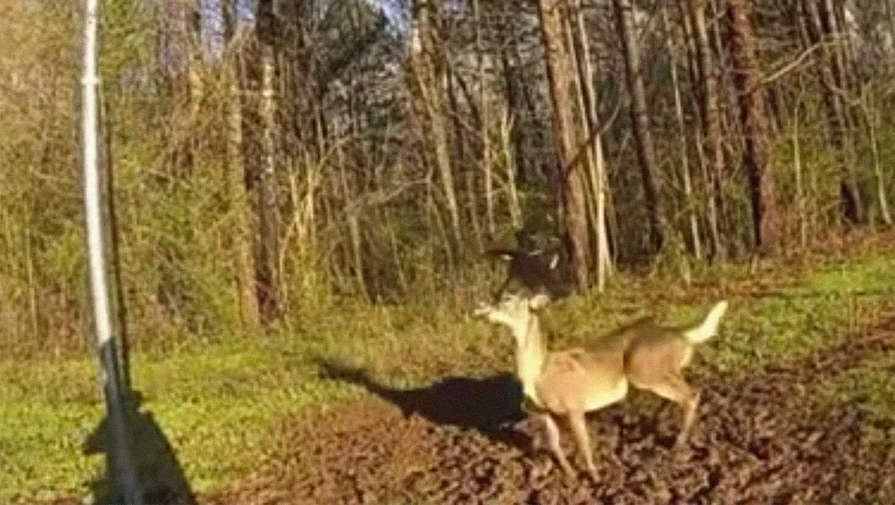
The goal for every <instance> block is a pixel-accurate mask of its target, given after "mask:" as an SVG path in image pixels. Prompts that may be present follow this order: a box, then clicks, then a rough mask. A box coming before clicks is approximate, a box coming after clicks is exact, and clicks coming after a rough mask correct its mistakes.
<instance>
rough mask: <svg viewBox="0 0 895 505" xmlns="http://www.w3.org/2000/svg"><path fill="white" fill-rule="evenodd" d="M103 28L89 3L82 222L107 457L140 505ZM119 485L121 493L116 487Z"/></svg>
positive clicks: (126, 493) (125, 493) (128, 498)
mask: <svg viewBox="0 0 895 505" xmlns="http://www.w3.org/2000/svg"><path fill="white" fill-rule="evenodd" d="M98 25H99V5H98V0H85V8H84V69H83V78H82V80H81V84H82V101H81V106H82V124H81V127H82V132H81V134H82V142H83V149H84V151H83V160H84V167H83V171H84V173H83V176H84V181H83V182H84V219H85V229H86V233H87V244H86V246H87V259H88V261H87V264H88V280H89V291H90V302H91V308H92V316H93V325H92V326H93V332H94V335H95V337H96V342H97V346H98V349H99V357H100V375H101V379H102V382H103V389H104V392H105V398H106V411H107V416H108V421H109V422H108V426H109V434H108V435H109V437H110V438H109V442H110V443H109V444H107V453H106V457H107V458H108V460H109V461H110V463H111V464H110V465H108V468H109V471H110V472H111V473H112V474H113V475H110V477H111V479H112V481H113V482H114V483H115V485H116V490H117V491H119V492H120V493H121V495H122V498H123V499H124V502H125V503H127V504H133V505H142V503H143V497H142V493H140V489H139V483H138V479H137V476H136V472H135V471H134V468H133V462H134V458H133V457H132V449H131V439H130V437H129V433H128V431H129V430H128V427H127V424H126V414H125V408H124V404H123V397H124V391H122V387H121V371H120V370H121V369H120V364H119V363H118V352H117V350H116V349H117V346H116V339H115V334H114V332H115V325H114V323H113V317H112V309H111V308H112V299H111V293H110V290H109V285H110V283H109V266H108V265H109V263H108V247H107V245H108V244H109V240H108V238H109V237H108V230H109V228H108V226H107V222H106V221H105V216H106V214H105V212H103V209H104V208H105V200H104V195H103V185H102V181H103V179H102V174H101V170H102V168H103V167H101V164H100V156H99V152H100V149H99V147H100V141H101V139H102V136H101V135H99V117H98V116H99V107H98V106H99V103H98V102H99V99H98V92H97V90H98V87H99V77H98V74H97V63H96V59H97V58H96V56H97V32H98ZM119 485H120V488H118V486H119Z"/></svg>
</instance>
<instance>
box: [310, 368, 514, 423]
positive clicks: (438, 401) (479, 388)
mask: <svg viewBox="0 0 895 505" xmlns="http://www.w3.org/2000/svg"><path fill="white" fill-rule="evenodd" d="M319 366H320V371H321V377H324V378H329V379H334V380H342V381H345V382H349V383H352V384H356V385H359V386H361V387H363V388H364V389H366V390H367V391H369V392H371V393H373V394H375V395H376V396H378V397H380V398H382V399H383V400H386V401H388V402H390V403H392V404H394V405H396V406H397V407H399V408H400V409H401V412H402V413H403V414H404V416H405V417H409V416H411V415H414V414H416V415H419V416H420V417H423V418H424V419H427V420H429V421H431V422H433V423H436V424H440V425H451V426H458V427H461V428H473V429H476V430H478V431H479V432H481V433H483V434H485V435H487V436H489V437H491V438H497V439H501V440H508V439H513V440H515V439H516V437H515V436H514V434H513V433H512V431H513V430H510V429H509V428H511V427H513V426H515V425H517V424H518V423H519V422H520V421H522V420H524V419H525V417H526V415H525V413H524V412H523V411H522V400H523V395H522V385H521V384H519V382H518V381H517V380H516V379H515V377H513V376H512V375H510V374H499V375H494V376H491V377H486V378H482V379H477V378H471V377H446V378H442V379H440V380H437V381H435V382H433V383H432V384H430V385H428V386H424V387H419V388H412V389H399V388H393V387H390V386H387V385H385V384H383V383H381V382H378V381H376V380H374V379H373V378H371V377H370V375H369V374H368V373H367V372H366V371H365V370H363V369H361V368H357V367H354V366H349V365H346V364H344V363H336V362H333V361H328V360H320V361H319Z"/></svg>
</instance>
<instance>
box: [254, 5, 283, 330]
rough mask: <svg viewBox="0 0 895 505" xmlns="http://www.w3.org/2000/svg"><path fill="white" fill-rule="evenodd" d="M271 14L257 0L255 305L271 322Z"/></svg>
mask: <svg viewBox="0 0 895 505" xmlns="http://www.w3.org/2000/svg"><path fill="white" fill-rule="evenodd" d="M274 23H275V18H274V13H273V5H272V1H270V0H267V1H262V2H259V4H258V27H257V30H258V37H259V40H260V42H261V122H262V130H263V131H262V138H261V150H262V165H261V170H260V173H259V174H258V175H259V177H258V240H259V244H258V265H257V267H258V278H257V279H258V308H259V312H260V316H261V322H262V323H263V324H268V323H270V322H272V321H273V320H274V319H275V318H276V317H277V315H278V313H279V300H278V293H279V250H280V249H279V224H280V218H279V210H278V207H277V191H276V182H277V181H276V153H275V149H276V142H275V140H274V135H275V132H276V128H277V124H276V105H277V102H276V97H275V96H274V95H275V94H274V73H275V70H276V69H275V65H276V60H275V56H274V41H275V40H276V38H275V37H276V33H275V25H274Z"/></svg>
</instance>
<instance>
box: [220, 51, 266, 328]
mask: <svg viewBox="0 0 895 505" xmlns="http://www.w3.org/2000/svg"><path fill="white" fill-rule="evenodd" d="M237 51H238V49H237ZM239 62H240V56H239V54H238V52H235V53H234V54H232V55H231V58H230V61H229V62H227V66H226V72H227V81H228V87H229V89H228V91H229V96H228V97H227V128H228V135H227V189H228V193H229V195H230V199H231V200H230V202H231V205H232V208H231V212H232V213H233V216H234V228H235V235H234V237H233V248H234V250H235V255H236V294H237V300H239V312H240V317H241V318H242V322H243V324H245V325H247V326H250V327H257V326H258V323H259V321H260V318H259V316H258V298H257V289H258V287H257V285H256V283H255V258H254V255H253V254H252V205H251V202H250V198H249V194H248V191H247V189H248V188H246V182H245V181H246V170H245V160H244V159H243V154H242V152H243V135H242V87H241V78H242V76H241V72H240V68H239Z"/></svg>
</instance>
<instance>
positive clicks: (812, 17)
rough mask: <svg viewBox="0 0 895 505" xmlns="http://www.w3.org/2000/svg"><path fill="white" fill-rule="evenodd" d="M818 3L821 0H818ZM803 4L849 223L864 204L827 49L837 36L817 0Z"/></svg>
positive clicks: (835, 65)
mask: <svg viewBox="0 0 895 505" xmlns="http://www.w3.org/2000/svg"><path fill="white" fill-rule="evenodd" d="M820 1H821V2H822V1H823V0H820ZM803 7H804V9H805V14H806V16H807V18H808V23H807V26H808V32H809V36H810V39H811V40H810V41H811V43H813V44H817V45H818V46H819V47H820V52H821V61H820V63H819V65H818V66H819V69H820V72H819V77H820V81H821V84H823V86H824V88H825V89H824V91H825V92H824V93H823V98H824V102H825V104H826V107H827V117H828V122H829V125H830V138H831V140H832V143H833V145H834V146H835V147H836V150H835V153H834V156H837V157H838V158H839V159H838V160H837V162H838V163H839V165H840V166H841V171H842V178H841V182H840V187H841V192H842V203H843V207H844V214H845V217H846V219H848V220H849V221H851V222H861V221H863V220H864V205H863V203H862V200H861V193H860V191H859V190H858V183H857V174H856V173H855V168H854V166H853V165H852V163H850V160H849V159H848V158H847V157H846V156H845V152H846V151H847V150H848V149H850V148H851V147H850V146H849V145H848V136H847V131H848V129H849V127H848V123H849V119H848V111H847V110H846V103H845V100H844V96H843V94H844V91H845V88H844V87H843V81H842V77H843V76H842V73H841V65H840V62H841V60H839V58H838V56H837V51H836V50H834V49H831V48H830V39H831V38H834V37H836V36H837V34H836V33H835V32H833V31H832V30H835V27H836V24H835V22H834V20H833V19H832V12H830V13H829V14H830V17H828V16H826V15H824V13H823V11H821V10H820V9H819V8H818V5H817V0H803Z"/></svg>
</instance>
